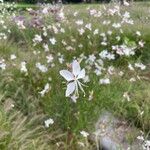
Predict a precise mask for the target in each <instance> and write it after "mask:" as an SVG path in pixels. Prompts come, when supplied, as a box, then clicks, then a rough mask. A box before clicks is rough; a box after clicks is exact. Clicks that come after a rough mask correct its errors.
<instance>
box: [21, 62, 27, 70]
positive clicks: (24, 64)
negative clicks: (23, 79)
mask: <svg viewBox="0 0 150 150" xmlns="http://www.w3.org/2000/svg"><path fill="white" fill-rule="evenodd" d="M27 71H28V70H27V68H26V62H25V61H23V62H21V72H27Z"/></svg>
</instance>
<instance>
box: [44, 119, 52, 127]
mask: <svg viewBox="0 0 150 150" xmlns="http://www.w3.org/2000/svg"><path fill="white" fill-rule="evenodd" d="M44 123H45V127H46V128H49V126H50V125H52V124H54V120H53V119H51V118H49V119H47V120H45V121H44Z"/></svg>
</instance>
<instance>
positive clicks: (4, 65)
mask: <svg viewBox="0 0 150 150" xmlns="http://www.w3.org/2000/svg"><path fill="white" fill-rule="evenodd" d="M4 62H5V60H4V59H2V60H0V69H2V70H5V69H6V64H5V63H4Z"/></svg>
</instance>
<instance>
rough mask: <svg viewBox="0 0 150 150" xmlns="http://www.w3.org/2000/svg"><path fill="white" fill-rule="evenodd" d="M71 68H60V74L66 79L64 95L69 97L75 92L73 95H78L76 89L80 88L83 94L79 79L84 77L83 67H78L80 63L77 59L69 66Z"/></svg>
mask: <svg viewBox="0 0 150 150" xmlns="http://www.w3.org/2000/svg"><path fill="white" fill-rule="evenodd" d="M71 68H72V70H71V71H68V70H61V71H60V75H61V76H62V77H64V78H65V79H66V80H67V81H68V84H67V89H66V97H69V96H70V95H72V94H73V93H74V92H75V95H77V96H78V95H79V93H78V90H79V89H80V90H81V91H82V92H83V93H84V94H85V92H84V90H83V88H82V86H83V84H82V83H81V82H80V81H79V80H80V79H83V78H84V77H85V69H82V70H81V68H80V64H79V63H78V61H77V60H74V61H73V63H72V66H71Z"/></svg>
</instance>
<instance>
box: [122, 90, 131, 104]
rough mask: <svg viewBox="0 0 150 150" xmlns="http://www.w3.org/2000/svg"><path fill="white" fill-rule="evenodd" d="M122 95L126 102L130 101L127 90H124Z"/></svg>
mask: <svg viewBox="0 0 150 150" xmlns="http://www.w3.org/2000/svg"><path fill="white" fill-rule="evenodd" d="M123 97H124V98H125V99H126V100H127V101H128V102H129V101H130V97H129V94H128V92H125V93H124V94H123Z"/></svg>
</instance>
